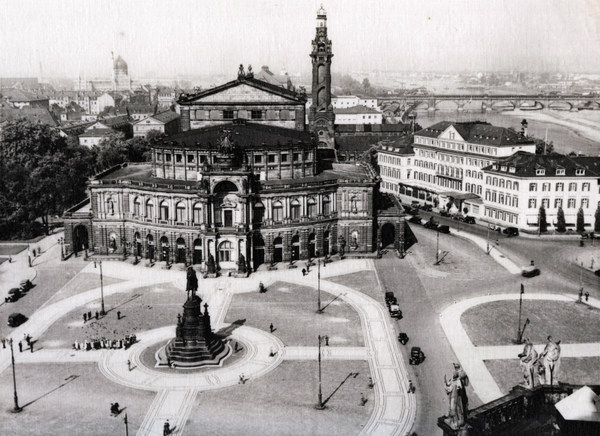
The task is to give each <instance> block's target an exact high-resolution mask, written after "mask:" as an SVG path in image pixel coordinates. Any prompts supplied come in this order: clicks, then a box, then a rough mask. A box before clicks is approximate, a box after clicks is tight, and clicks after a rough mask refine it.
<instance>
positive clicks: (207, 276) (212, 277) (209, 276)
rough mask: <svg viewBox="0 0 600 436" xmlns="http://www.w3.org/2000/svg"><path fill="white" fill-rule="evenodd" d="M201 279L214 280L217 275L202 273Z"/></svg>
mask: <svg viewBox="0 0 600 436" xmlns="http://www.w3.org/2000/svg"><path fill="white" fill-rule="evenodd" d="M202 277H204V278H205V279H214V278H217V277H219V273H204V275H203V276H202Z"/></svg>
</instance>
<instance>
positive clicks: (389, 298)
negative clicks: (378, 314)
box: [385, 292, 398, 307]
mask: <svg viewBox="0 0 600 436" xmlns="http://www.w3.org/2000/svg"><path fill="white" fill-rule="evenodd" d="M397 303H398V300H396V296H395V295H394V293H393V292H386V293H385V304H387V306H388V307H389V306H390V305H391V304H397Z"/></svg>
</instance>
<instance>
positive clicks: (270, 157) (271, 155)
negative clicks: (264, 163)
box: [269, 154, 275, 163]
mask: <svg viewBox="0 0 600 436" xmlns="http://www.w3.org/2000/svg"><path fill="white" fill-rule="evenodd" d="M269 163H275V155H274V154H270V155H269Z"/></svg>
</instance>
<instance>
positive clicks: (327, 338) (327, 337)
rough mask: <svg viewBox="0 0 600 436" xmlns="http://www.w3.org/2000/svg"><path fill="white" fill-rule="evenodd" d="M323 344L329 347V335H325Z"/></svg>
mask: <svg viewBox="0 0 600 436" xmlns="http://www.w3.org/2000/svg"><path fill="white" fill-rule="evenodd" d="M325 346H326V347H329V336H325Z"/></svg>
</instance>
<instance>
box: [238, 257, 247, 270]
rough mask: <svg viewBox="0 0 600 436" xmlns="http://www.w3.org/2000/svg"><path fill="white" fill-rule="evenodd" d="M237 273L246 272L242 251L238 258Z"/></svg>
mask: <svg viewBox="0 0 600 436" xmlns="http://www.w3.org/2000/svg"><path fill="white" fill-rule="evenodd" d="M238 273H241V274H246V258H245V257H244V255H243V254H242V253H240V257H239V259H238Z"/></svg>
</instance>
